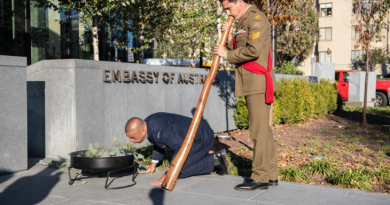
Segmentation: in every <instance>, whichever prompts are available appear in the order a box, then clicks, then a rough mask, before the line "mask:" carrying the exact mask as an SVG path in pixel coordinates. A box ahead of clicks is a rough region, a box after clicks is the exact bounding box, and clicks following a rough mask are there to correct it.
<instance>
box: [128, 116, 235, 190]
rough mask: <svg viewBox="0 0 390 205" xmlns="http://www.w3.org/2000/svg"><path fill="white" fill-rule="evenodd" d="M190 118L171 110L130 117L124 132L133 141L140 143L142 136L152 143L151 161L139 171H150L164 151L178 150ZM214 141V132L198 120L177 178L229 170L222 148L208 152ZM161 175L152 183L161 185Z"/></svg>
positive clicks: (151, 171) (153, 168) (226, 172)
mask: <svg viewBox="0 0 390 205" xmlns="http://www.w3.org/2000/svg"><path fill="white" fill-rule="evenodd" d="M191 121H192V119H191V118H188V117H185V116H181V115H177V114H171V113H162V112H161V113H155V114H152V115H150V116H149V117H147V118H146V119H145V120H142V119H140V118H137V117H133V118H130V119H129V120H128V121H127V123H126V127H125V133H126V135H127V137H129V138H130V141H131V142H133V143H141V142H142V141H143V140H144V139H145V137H147V138H148V140H149V142H151V143H152V144H153V153H152V163H151V165H150V166H149V167H148V169H147V170H145V171H142V172H140V173H150V174H152V173H153V172H154V170H155V169H156V165H157V164H158V162H160V161H162V159H163V157H164V151H165V150H166V149H170V150H173V151H174V155H173V157H175V156H176V154H177V153H178V152H179V150H180V147H181V145H182V143H183V141H184V138H185V136H186V134H187V131H188V129H189V127H190V124H191ZM213 143H214V131H213V130H212V129H211V128H210V126H209V125H208V124H207V123H206V122H204V121H201V122H200V124H199V127H198V130H197V132H196V136H195V139H194V143H193V145H192V147H191V151H190V153H189V155H188V157H187V160H186V162H185V163H184V165H183V167H182V169H181V172H180V174H179V179H180V178H186V177H189V176H194V175H201V174H209V173H211V172H213V171H217V173H218V174H219V175H224V174H228V173H229V163H228V162H227V160H226V151H225V150H224V149H223V150H221V151H219V152H215V153H214V154H209V151H210V149H211V148H212V146H213ZM165 176H166V175H165V174H164V175H163V176H162V177H161V178H160V179H159V180H158V181H156V182H153V183H152V184H153V185H161V184H162V183H163V181H164V179H165Z"/></svg>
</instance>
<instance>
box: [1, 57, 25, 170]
mask: <svg viewBox="0 0 390 205" xmlns="http://www.w3.org/2000/svg"><path fill="white" fill-rule="evenodd" d="M26 65H27V60H26V58H24V57H12V56H0V174H2V173H5V172H7V171H9V172H13V171H20V170H25V169H27V95H26Z"/></svg>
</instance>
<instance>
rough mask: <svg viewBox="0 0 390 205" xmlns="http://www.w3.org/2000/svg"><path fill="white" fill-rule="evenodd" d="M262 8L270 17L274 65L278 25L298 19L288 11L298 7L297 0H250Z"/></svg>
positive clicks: (274, 61) (249, 0)
mask: <svg viewBox="0 0 390 205" xmlns="http://www.w3.org/2000/svg"><path fill="white" fill-rule="evenodd" d="M248 2H249V3H251V4H254V5H256V6H257V8H259V9H260V10H262V11H263V12H264V13H265V14H266V15H267V16H268V18H269V19H270V23H271V29H272V33H271V36H272V42H271V44H272V51H273V55H272V66H274V67H275V66H276V57H277V55H276V52H277V26H280V25H283V24H285V23H286V22H289V21H295V20H298V19H299V18H298V16H294V15H292V14H290V13H289V12H287V11H288V10H289V9H292V8H296V4H295V2H296V1H295V0H248Z"/></svg>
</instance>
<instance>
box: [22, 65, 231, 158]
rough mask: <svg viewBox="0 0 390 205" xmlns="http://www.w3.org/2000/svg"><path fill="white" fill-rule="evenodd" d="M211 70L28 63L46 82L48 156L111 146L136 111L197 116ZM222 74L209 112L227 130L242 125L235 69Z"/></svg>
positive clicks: (31, 77) (30, 73)
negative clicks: (237, 110) (236, 107)
mask: <svg viewBox="0 0 390 205" xmlns="http://www.w3.org/2000/svg"><path fill="white" fill-rule="evenodd" d="M208 71H209V70H207V69H199V68H183V67H167V66H152V65H144V64H128V63H116V62H96V61H91V60H76V59H68V60H45V61H41V62H38V63H35V64H33V65H31V66H28V67H27V80H28V81H30V82H33V81H35V82H37V81H38V82H42V83H44V86H41V87H40V89H41V90H40V92H42V93H43V94H41V95H39V92H38V91H39V90H38V87H37V88H36V90H38V91H37V95H38V96H44V98H45V99H44V102H45V103H44V107H45V108H44V112H43V114H44V116H45V120H44V122H43V124H42V126H43V129H44V130H45V132H44V133H43V135H44V136H42V138H43V139H45V143H46V145H45V153H46V157H53V158H55V157H58V156H68V154H69V153H70V152H72V151H75V150H82V149H87V148H88V144H89V143H94V142H98V143H99V144H101V145H102V146H108V145H109V143H110V142H112V139H113V137H115V136H117V135H118V134H121V133H123V132H124V125H125V123H126V122H127V120H128V119H129V118H131V117H140V118H146V117H147V116H148V115H150V114H153V113H156V112H170V113H176V114H181V115H185V116H188V117H192V116H193V113H194V111H195V108H196V105H197V102H198V100H199V95H200V93H201V91H202V88H203V83H204V82H205V80H206V77H207V75H208ZM217 76H218V81H214V82H215V83H214V84H213V86H212V88H211V90H210V93H209V97H208V100H207V104H206V107H205V111H204V115H203V117H204V120H206V121H207V122H208V123H209V124H210V126H211V128H212V129H213V130H214V132H221V131H225V130H230V129H235V128H236V127H235V125H234V120H233V109H232V107H231V106H230V105H233V104H234V72H230V71H220V72H219V73H218V74H217ZM42 83H41V84H42ZM33 84H34V83H30V84H29V85H33ZM30 89H32V88H30ZM41 100H42V99H41ZM37 110H38V111H39V110H42V109H38V108H37ZM36 124H39V123H36ZM37 126H38V125H37Z"/></svg>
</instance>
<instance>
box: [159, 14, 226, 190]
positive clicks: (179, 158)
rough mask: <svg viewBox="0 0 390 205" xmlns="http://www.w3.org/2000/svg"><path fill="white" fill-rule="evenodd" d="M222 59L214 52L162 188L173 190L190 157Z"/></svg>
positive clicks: (224, 35)
mask: <svg viewBox="0 0 390 205" xmlns="http://www.w3.org/2000/svg"><path fill="white" fill-rule="evenodd" d="M233 21H234V18H233V17H232V16H229V18H228V20H227V22H228V23H229V27H228V29H227V30H226V31H224V32H223V33H222V38H221V40H220V41H219V45H220V46H224V45H226V41H227V39H228V37H229V33H230V30H231V29H232V26H233ZM220 59H221V57H219V56H218V55H217V54H214V57H213V62H212V64H211V68H210V72H209V74H208V76H207V78H206V81H205V83H204V85H203V89H202V93H201V94H200V97H199V101H198V105H197V106H196V110H195V114H194V117H193V118H192V121H191V125H190V128H189V129H188V132H187V135H186V138H185V139H184V141H183V144H182V145H181V147H180V150H179V152H178V153H177V155H176V157H175V158H174V159H173V160H172V163H171V167H170V168H169V170H168V172H167V174H166V176H165V179H164V182H163V183H162V185H161V188H164V189H167V190H169V191H172V190H173V188H174V187H175V185H176V181H177V177H178V176H179V174H180V171H181V168H182V167H183V165H184V163H185V161H186V159H187V157H188V154H189V153H190V150H191V147H192V144H193V142H194V139H195V134H196V131H197V130H198V126H199V123H200V121H201V119H202V116H203V111H204V107H205V105H206V102H207V98H208V96H209V92H210V88H211V86H212V84H213V81H214V78H215V75H216V74H217V71H218V67H219V61H220Z"/></svg>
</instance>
